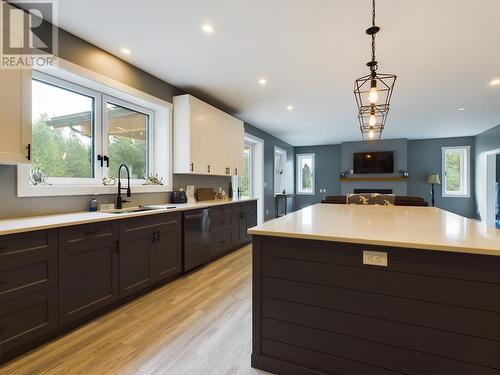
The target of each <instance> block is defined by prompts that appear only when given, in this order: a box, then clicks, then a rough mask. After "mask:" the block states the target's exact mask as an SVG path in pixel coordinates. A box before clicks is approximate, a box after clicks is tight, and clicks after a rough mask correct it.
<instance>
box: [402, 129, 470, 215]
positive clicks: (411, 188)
mask: <svg viewBox="0 0 500 375" xmlns="http://www.w3.org/2000/svg"><path fill="white" fill-rule="evenodd" d="M450 146H471V159H472V160H471V196H470V198H451V197H443V196H442V190H441V188H442V187H441V186H435V193H436V194H435V197H436V207H439V208H442V209H444V210H447V211H451V212H454V213H457V214H459V215H462V216H466V217H469V218H474V217H475V210H474V197H475V193H474V176H475V173H474V171H475V162H474V137H461V138H440V139H423V140H412V141H408V169H409V171H410V173H411V177H410V179H409V180H408V195H416V196H420V197H423V198H424V199H425V200H427V201H428V202H429V203H430V201H431V193H430V191H431V187H430V185H428V184H427V183H426V182H425V181H426V178H427V175H428V174H430V173H438V174H439V176H440V178H441V182H443V176H442V175H441V172H442V171H441V169H442V150H441V147H450Z"/></svg>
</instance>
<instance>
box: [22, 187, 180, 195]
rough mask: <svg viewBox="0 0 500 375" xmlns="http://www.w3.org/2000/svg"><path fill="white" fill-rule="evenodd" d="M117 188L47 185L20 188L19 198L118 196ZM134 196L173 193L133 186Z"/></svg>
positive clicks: (169, 189)
mask: <svg viewBox="0 0 500 375" xmlns="http://www.w3.org/2000/svg"><path fill="white" fill-rule="evenodd" d="M117 189H118V187H117V186H103V185H69V184H68V185H45V186H33V185H29V186H19V185H18V187H17V196H18V197H54V196H68V195H93V194H96V195H106V194H116V192H117ZM130 190H131V192H132V194H143V193H164V192H169V191H172V187H171V186H168V185H131V186H130Z"/></svg>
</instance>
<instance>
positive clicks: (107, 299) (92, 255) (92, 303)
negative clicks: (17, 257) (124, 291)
mask: <svg viewBox="0 0 500 375" xmlns="http://www.w3.org/2000/svg"><path fill="white" fill-rule="evenodd" d="M99 225H101V224H99ZM103 225H104V226H106V227H107V226H109V225H111V234H109V233H108V234H106V235H105V236H96V233H97V231H98V230H99V227H98V226H96V224H91V225H88V226H87V225H82V226H78V227H74V228H68V229H61V230H60V240H61V241H60V242H61V246H60V251H59V270H60V271H59V275H60V286H59V299H60V301H59V319H60V324H61V325H64V324H65V323H68V322H71V321H73V320H75V319H78V318H81V317H83V316H85V315H88V314H89V313H92V312H94V311H96V310H98V309H100V308H103V307H105V306H107V305H109V304H111V303H112V302H114V301H116V300H117V298H118V250H119V249H118V246H119V243H118V223H114V222H113V223H103ZM72 233H79V236H77V238H78V240H77V241H73V242H68V241H65V239H66V238H68V237H69V236H70V235H71V234H72Z"/></svg>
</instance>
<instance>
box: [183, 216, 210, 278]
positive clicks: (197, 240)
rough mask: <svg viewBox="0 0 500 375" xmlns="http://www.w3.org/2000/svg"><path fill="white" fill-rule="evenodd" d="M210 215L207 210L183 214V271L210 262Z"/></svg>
mask: <svg viewBox="0 0 500 375" xmlns="http://www.w3.org/2000/svg"><path fill="white" fill-rule="evenodd" d="M209 248H210V215H209V211H208V208H204V209H201V210H193V211H188V212H186V213H184V271H189V270H192V269H193V268H195V267H198V266H199V265H201V264H203V263H206V262H208V261H209V260H210V251H209Z"/></svg>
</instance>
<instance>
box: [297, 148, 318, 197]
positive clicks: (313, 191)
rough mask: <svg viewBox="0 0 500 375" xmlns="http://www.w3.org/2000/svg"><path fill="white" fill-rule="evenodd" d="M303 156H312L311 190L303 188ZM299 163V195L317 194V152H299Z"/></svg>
mask: <svg viewBox="0 0 500 375" xmlns="http://www.w3.org/2000/svg"><path fill="white" fill-rule="evenodd" d="M303 158H311V159H312V166H311V172H312V174H311V191H310V192H309V191H303V190H302V168H301V159H303ZM296 163H297V174H296V175H297V189H296V190H297V195H315V194H316V154H314V153H307V154H297V156H296Z"/></svg>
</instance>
